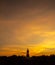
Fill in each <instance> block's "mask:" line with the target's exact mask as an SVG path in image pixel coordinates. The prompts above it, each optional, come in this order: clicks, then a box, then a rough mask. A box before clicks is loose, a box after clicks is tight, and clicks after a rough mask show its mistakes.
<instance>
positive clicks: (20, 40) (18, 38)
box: [0, 0, 55, 56]
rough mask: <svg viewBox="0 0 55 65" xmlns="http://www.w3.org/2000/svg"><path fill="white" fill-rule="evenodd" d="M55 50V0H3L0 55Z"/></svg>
mask: <svg viewBox="0 0 55 65" xmlns="http://www.w3.org/2000/svg"><path fill="white" fill-rule="evenodd" d="M27 48H29V50H30V56H33V55H35V56H36V55H50V54H55V0H0V56H3V55H6V56H10V55H26V50H27Z"/></svg>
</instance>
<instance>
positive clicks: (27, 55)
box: [26, 49, 29, 57]
mask: <svg viewBox="0 0 55 65" xmlns="http://www.w3.org/2000/svg"><path fill="white" fill-rule="evenodd" d="M26 57H29V49H27V53H26Z"/></svg>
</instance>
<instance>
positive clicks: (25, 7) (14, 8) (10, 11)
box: [0, 0, 55, 19]
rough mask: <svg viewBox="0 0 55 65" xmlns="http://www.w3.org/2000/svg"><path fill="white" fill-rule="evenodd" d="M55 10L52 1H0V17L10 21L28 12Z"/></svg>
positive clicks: (54, 4) (54, 3) (54, 2)
mask: <svg viewBox="0 0 55 65" xmlns="http://www.w3.org/2000/svg"><path fill="white" fill-rule="evenodd" d="M45 8H47V9H46V10H47V11H48V10H52V9H55V1H54V0H0V17H3V18H6V19H10V18H12V17H13V18H14V17H16V16H17V14H18V16H22V15H24V14H23V13H27V12H30V10H36V9H39V10H41V9H45Z"/></svg>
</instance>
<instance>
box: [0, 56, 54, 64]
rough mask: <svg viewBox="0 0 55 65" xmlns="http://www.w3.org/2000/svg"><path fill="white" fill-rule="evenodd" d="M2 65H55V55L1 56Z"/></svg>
mask: <svg viewBox="0 0 55 65" xmlns="http://www.w3.org/2000/svg"><path fill="white" fill-rule="evenodd" d="M0 65H55V55H51V56H39V57H36V56H33V57H29V58H27V57H24V56H15V55H14V56H10V57H6V56H0Z"/></svg>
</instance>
